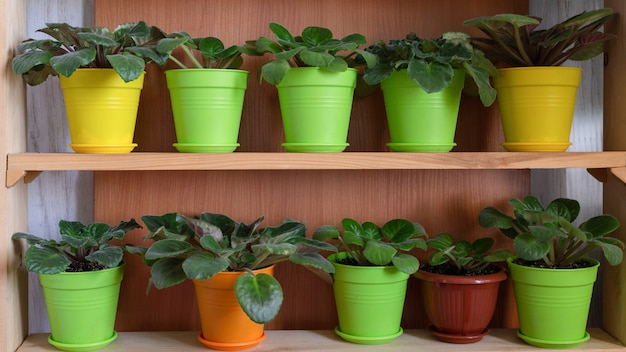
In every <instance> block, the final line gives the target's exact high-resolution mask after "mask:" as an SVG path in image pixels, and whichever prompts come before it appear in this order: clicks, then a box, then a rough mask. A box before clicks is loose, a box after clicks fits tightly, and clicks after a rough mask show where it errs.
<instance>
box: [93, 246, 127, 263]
mask: <svg viewBox="0 0 626 352" xmlns="http://www.w3.org/2000/svg"><path fill="white" fill-rule="evenodd" d="M123 255H124V251H122V248H120V247H117V246H111V245H106V244H105V245H102V246H101V247H100V249H98V250H97V251H95V252H93V253H91V254H89V255H88V256H86V257H85V259H87V260H89V261H90V262H96V263H100V264H102V265H104V266H105V267H107V268H115V267H117V266H119V265H120V263H121V262H122V256H123Z"/></svg>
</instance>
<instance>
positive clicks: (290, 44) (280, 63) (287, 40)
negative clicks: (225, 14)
mask: <svg viewBox="0 0 626 352" xmlns="http://www.w3.org/2000/svg"><path fill="white" fill-rule="evenodd" d="M270 29H271V31H272V33H274V36H275V37H276V40H275V41H274V40H272V39H270V38H267V37H260V38H258V39H257V40H255V41H248V42H247V43H246V45H245V46H244V47H242V48H240V50H243V51H245V52H246V53H247V54H249V55H257V56H261V55H264V54H265V53H271V54H273V55H274V60H271V61H268V62H266V63H265V64H263V66H261V77H260V79H261V81H263V80H266V81H267V82H269V83H271V84H274V85H276V84H278V83H280V82H281V81H282V79H283V77H284V76H285V73H287V71H288V70H289V68H290V67H320V68H322V69H325V70H328V71H333V72H343V71H345V70H347V69H348V68H349V67H356V66H360V65H362V64H364V63H365V64H367V65H368V66H372V65H374V64H375V63H376V58H375V56H374V55H372V54H370V53H368V52H366V51H364V50H361V49H359V47H360V46H361V45H365V44H366V42H367V41H366V39H365V36H363V35H362V34H358V33H354V34H350V35H347V36H345V37H343V38H341V39H336V38H333V33H332V32H331V31H330V29H328V28H323V27H315V26H311V27H306V28H305V29H304V30H303V31H302V34H301V35H300V36H295V37H294V36H293V35H292V34H291V33H290V32H289V30H287V28H285V27H283V26H282V25H280V24H278V23H270Z"/></svg>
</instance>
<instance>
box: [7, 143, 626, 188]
mask: <svg viewBox="0 0 626 352" xmlns="http://www.w3.org/2000/svg"><path fill="white" fill-rule="evenodd" d="M558 168H586V169H591V170H598V169H601V170H604V169H609V170H611V172H613V173H614V174H615V175H616V176H617V177H619V178H620V179H622V180H623V181H624V180H626V152H624V151H619V152H570V153H511V152H490V153H479V152H458V153H457V152H453V153H393V152H345V153H243V152H242V153H229V154H194V153H143V152H137V153H129V154H74V153H22V154H9V155H8V160H7V170H6V172H7V184H6V186H7V187H11V186H13V185H15V184H16V183H17V182H18V181H19V180H20V179H22V178H24V181H25V182H26V183H28V182H30V181H32V180H33V179H34V178H35V177H36V176H37V175H38V174H39V173H41V172H42V171H63V170H86V171H112V170H115V171H131V170H133V171H142V170H143V171H155V170H174V171H176V170H183V171H184V170H367V169H380V170H403V169H406V170H416V169H442V170H445V169H468V170H480V169H558ZM591 173H592V174H593V175H594V177H596V178H598V179H599V180H602V179H603V176H602V173H601V172H598V171H592V172H591Z"/></svg>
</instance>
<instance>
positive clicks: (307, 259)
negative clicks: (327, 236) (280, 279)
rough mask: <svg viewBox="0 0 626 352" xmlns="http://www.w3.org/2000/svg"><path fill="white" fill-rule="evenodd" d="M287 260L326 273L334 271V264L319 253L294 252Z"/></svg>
mask: <svg viewBox="0 0 626 352" xmlns="http://www.w3.org/2000/svg"><path fill="white" fill-rule="evenodd" d="M289 260H290V261H292V262H294V263H296V264H299V265H304V266H309V267H313V268H317V269H321V270H324V271H325V272H327V273H331V274H332V273H334V272H335V266H334V265H333V264H332V263H331V262H329V261H328V260H327V259H326V258H324V257H323V256H322V255H321V254H319V253H295V254H292V255H291V256H289Z"/></svg>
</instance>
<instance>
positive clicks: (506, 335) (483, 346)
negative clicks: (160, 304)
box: [17, 329, 626, 352]
mask: <svg viewBox="0 0 626 352" xmlns="http://www.w3.org/2000/svg"><path fill="white" fill-rule="evenodd" d="M590 333H591V339H590V340H589V341H587V342H586V343H584V344H583V345H581V346H578V347H576V348H574V349H571V350H572V351H574V350H575V351H581V350H583V351H588V352H591V351H596V352H599V351H602V352H611V351H620V352H624V351H626V347H624V346H623V345H622V344H620V343H619V342H617V341H616V340H615V339H613V338H611V337H610V336H609V335H608V334H607V333H606V332H604V331H603V330H601V329H591V330H590ZM197 335H198V332H190V331H176V332H122V333H120V334H119V337H118V339H117V340H116V341H115V342H113V343H112V344H111V345H109V346H108V347H106V348H104V349H102V350H101V351H103V352H106V351H109V352H117V351H120V352H121V351H124V352H126V351H134V352H141V351H168V352H169V351H207V348H206V347H205V346H204V345H202V344H200V342H198V340H197ZM47 338H48V335H47V334H34V335H31V336H29V337H28V338H27V339H26V341H25V342H24V343H23V344H22V346H21V347H20V348H19V349H18V350H17V352H38V351H57V350H56V349H55V348H54V347H52V346H51V345H49V344H48V341H47ZM416 347H419V350H421V351H429V352H448V351H450V350H452V349H454V350H455V351H470V352H471V351H476V352H478V351H480V352H495V351H516V352H525V351H528V352H531V351H537V350H539V349H538V348H536V347H533V346H530V345H527V344H526V343H524V342H523V341H521V340H520V339H518V338H517V336H516V334H515V330H512V329H493V330H492V331H491V333H490V334H489V335H487V336H485V337H484V338H483V340H482V341H479V342H477V343H473V344H464V345H453V344H448V343H444V342H440V341H438V340H435V339H434V338H433V337H432V336H431V335H430V333H428V332H427V331H426V330H406V331H405V332H404V334H403V335H402V336H400V337H399V338H398V339H397V340H395V341H393V342H391V343H389V344H384V345H367V346H364V345H358V344H352V343H349V342H346V341H343V340H342V339H340V338H339V337H337V336H336V335H335V333H334V332H333V331H328V330H311V331H308V330H280V331H278V330H270V331H267V338H266V339H265V340H264V341H262V342H261V344H259V345H258V346H256V347H254V348H252V349H249V350H247V351H251V352H263V351H267V352H269V351H299V352H306V351H325V352H326V351H342V352H361V351H364V350H367V351H368V352H383V351H384V352H387V351H392V350H393V351H394V352H402V351H411V352H412V351H415V350H416ZM560 351H570V349H562V350H560Z"/></svg>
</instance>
